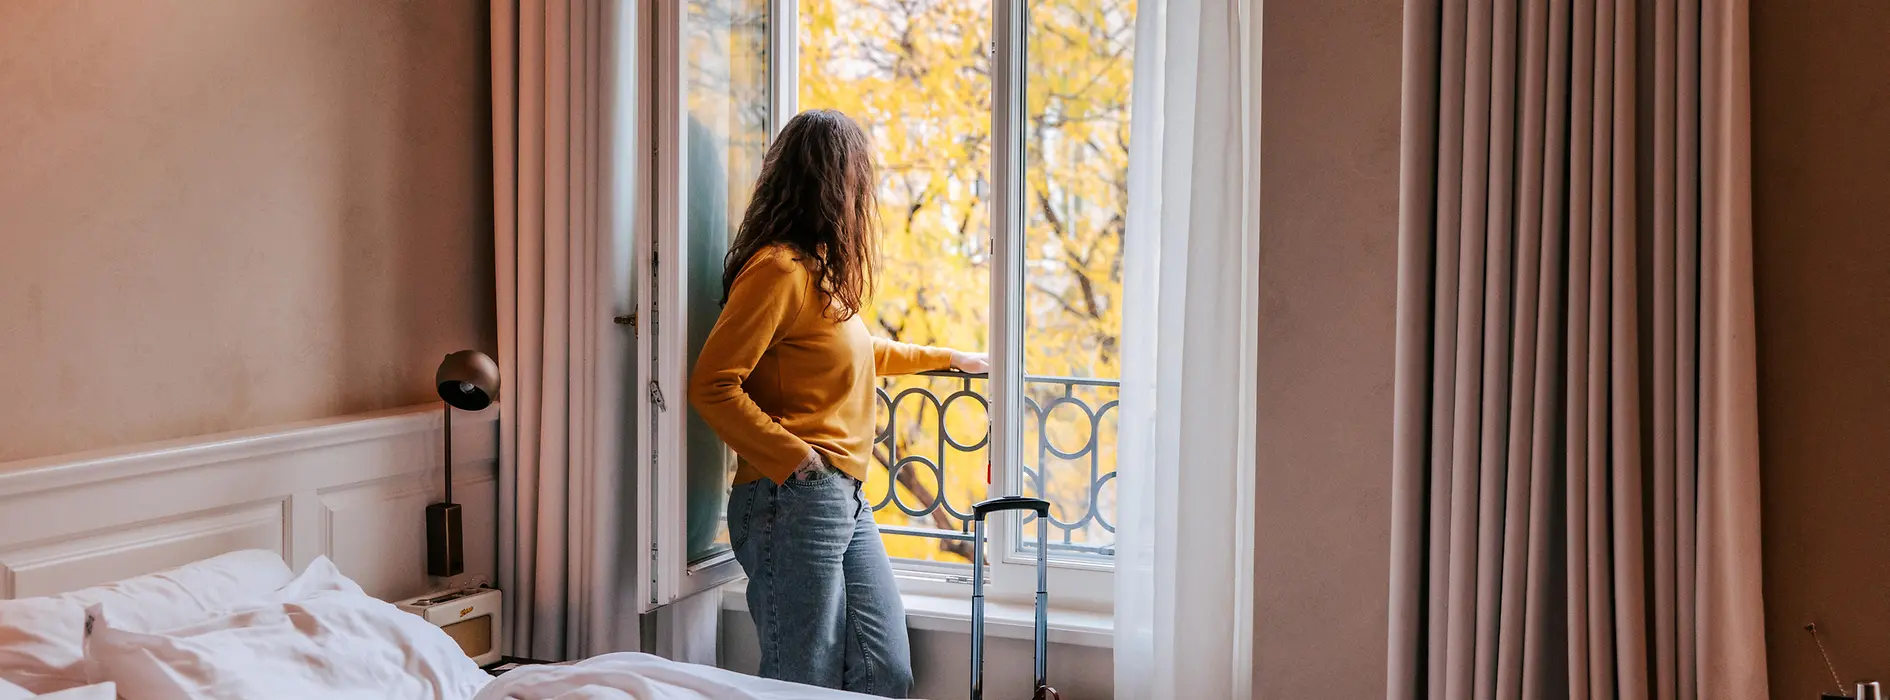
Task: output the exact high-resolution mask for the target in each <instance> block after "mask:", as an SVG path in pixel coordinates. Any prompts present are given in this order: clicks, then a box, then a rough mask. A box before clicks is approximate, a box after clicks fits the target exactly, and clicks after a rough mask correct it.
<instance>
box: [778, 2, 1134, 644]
mask: <svg viewBox="0 0 1890 700" xmlns="http://www.w3.org/2000/svg"><path fill="white" fill-rule="evenodd" d="M990 1H991V5H992V24H993V26H992V32H991V37H992V52H993V53H992V64H991V65H992V74H993V85H992V114H991V133H992V134H993V135H994V136H993V138H992V149H991V160H992V162H991V183H992V192H993V195H992V199H991V202H990V205H991V217H992V219H991V233H992V249H993V257H992V279H991V313H990V316H989V318H991V319H992V320H993V323H992V327H991V329H990V332H991V337H990V342H989V344H988V347H989V348H990V349H991V376H990V380H989V387H990V395H989V396H988V397H987V398H988V399H989V400H990V402H991V407H992V410H991V447H990V457H991V481H992V485H991V495H993V496H995V495H1002V494H1006V493H1022V492H1023V489H1022V487H1023V481H1024V479H1023V474H1024V471H1023V469H1022V464H1023V454H1024V447H1025V446H1024V445H1023V444H1022V443H1023V436H1024V420H1023V406H1024V391H1023V390H1024V353H1023V340H1024V337H1025V335H1024V318H1023V295H1024V290H1025V286H1024V258H1025V255H1024V249H1023V245H1024V240H1023V238H1024V226H1025V220H1026V218H1025V215H1024V208H1023V199H1024V196H1025V195H1024V192H1023V188H1022V183H1023V182H1024V181H1025V168H1026V164H1025V162H1024V147H1023V141H1024V131H1023V129H1024V124H1025V123H1026V122H1025V118H1024V114H1023V110H1024V106H1023V105H1024V85H1025V83H1024V80H1025V74H1024V72H1025V66H1026V63H1027V61H1026V60H1025V51H1026V49H1027V48H1028V40H1029V38H1028V36H1027V35H1026V32H1027V30H1028V27H1029V22H1028V17H1027V16H1026V15H1025V13H1026V12H1027V11H1028V10H1027V8H1026V7H1025V5H1026V3H1022V2H1013V1H1010V0H990ZM769 4H770V7H771V12H770V14H769V17H770V20H771V21H774V22H775V23H774V24H773V25H772V26H770V28H769V30H770V34H771V35H772V36H773V41H772V43H771V46H770V47H769V56H770V63H771V65H770V70H771V71H773V72H774V74H773V76H772V84H773V86H774V87H773V95H772V100H771V107H772V108H773V109H774V110H775V112H774V114H773V122H774V126H775V130H776V131H777V132H778V131H779V129H780V128H781V126H783V125H785V124H786V123H787V120H788V119H789V118H791V117H792V116H793V115H794V114H796V113H798V112H799V100H798V98H799V88H800V85H799V60H798V56H799V45H800V26H799V17H798V14H799V11H798V5H799V3H798V1H797V0H769ZM1000 134H1003V135H1006V136H1004V137H1002V138H1000V137H998V136H996V135H1000ZM1020 521H1021V518H1019V517H1018V516H1017V514H1016V513H1015V512H1013V513H1005V514H999V515H995V516H993V517H992V518H991V519H990V520H989V521H988V522H987V523H986V537H987V538H989V545H988V546H989V550H988V551H989V552H990V566H988V567H987V568H986V572H987V580H988V581H989V583H990V585H989V586H988V587H987V588H986V596H987V597H988V598H989V599H991V600H992V601H994V602H1007V603H1026V602H1029V601H1030V600H1032V599H1033V598H1034V596H1035V595H1036V590H1037V583H1036V581H1037V579H1036V569H1035V564H1036V559H1035V552H1034V550H1026V549H1024V548H1022V547H1020V546H1018V544H1019V543H1021V542H1022V538H1021V537H1019V534H1020V533H1019V532H1018V530H1017V528H1018V527H1019V525H1020ZM1028 529H1029V531H1030V532H1034V531H1035V529H1036V526H1035V525H1034V524H1033V525H1031V526H1029V528H1028ZM1053 532H1054V531H1053ZM1024 534H1029V533H1024ZM894 570H895V573H896V574H897V575H898V577H899V583H900V590H901V591H902V592H905V593H907V594H913V595H923V596H932V597H946V598H969V597H970V596H971V586H970V576H969V573H970V572H969V571H968V567H966V566H961V565H953V564H940V563H931V562H919V561H911V560H895V561H894ZM1114 572H1115V565H1114V562H1113V561H1111V562H1098V561H1093V560H1090V561H1085V560H1078V559H1059V558H1056V557H1054V556H1053V557H1052V560H1051V569H1050V601H1051V605H1052V607H1054V608H1060V609H1073V610H1082V611H1088V612H1099V613H1107V612H1109V611H1111V610H1113V608H1114V604H1115V578H1114Z"/></svg>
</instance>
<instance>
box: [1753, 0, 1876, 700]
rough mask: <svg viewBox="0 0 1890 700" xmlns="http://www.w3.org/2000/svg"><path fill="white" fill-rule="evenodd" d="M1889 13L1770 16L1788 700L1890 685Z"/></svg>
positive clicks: (1768, 461)
mask: <svg viewBox="0 0 1890 700" xmlns="http://www.w3.org/2000/svg"><path fill="white" fill-rule="evenodd" d="M1886 36H1890V4H1886V3H1884V2H1882V0H1827V1H1825V2H1816V3H1810V4H1804V3H1799V2H1795V1H1794V0H1756V1H1755V2H1754V3H1753V10H1752V51H1753V55H1752V79H1753V116H1752V120H1753V173H1754V175H1753V189H1754V197H1753V208H1754V215H1755V217H1756V219H1757V221H1756V224H1757V225H1756V229H1755V230H1756V233H1755V238H1756V240H1755V246H1756V253H1757V263H1756V264H1757V270H1756V272H1757V286H1758V290H1757V291H1758V314H1759V319H1758V323H1759V397H1760V401H1761V405H1760V411H1759V426H1760V434H1759V439H1760V450H1761V456H1762V459H1763V462H1762V464H1763V467H1762V469H1763V474H1762V476H1763V487H1764V494H1763V499H1764V509H1763V511H1764V512H1763V515H1762V517H1763V518H1764V522H1763V525H1762V527H1763V528H1764V537H1765V601H1766V606H1765V607H1766V636H1767V642H1768V644H1767V649H1766V651H1767V652H1768V654H1769V656H1770V671H1771V676H1772V696H1773V697H1778V698H1810V697H1815V694H1816V693H1817V692H1820V691H1825V692H1829V689H1830V688H1831V687H1832V683H1831V674H1830V672H1829V671H1828V670H1826V669H1825V666H1824V662H1823V661H1822V660H1820V659H1819V658H1818V652H1817V648H1816V647H1815V646H1814V645H1813V644H1812V640H1811V637H1810V636H1809V635H1808V634H1806V632H1805V630H1804V629H1803V628H1804V624H1805V623H1806V622H1808V621H1811V620H1816V621H1817V622H1818V625H1819V628H1820V629H1821V630H1822V631H1823V632H1824V633H1825V634H1827V635H1828V636H1826V638H1825V643H1826V645H1827V646H1828V647H1829V649H1830V651H1831V654H1832V656H1833V660H1834V661H1835V662H1836V663H1837V667H1838V671H1839V672H1840V673H1842V674H1843V675H1844V676H1845V677H1846V678H1845V680H1847V681H1849V680H1852V679H1855V678H1858V677H1873V678H1878V679H1883V678H1885V677H1886V676H1890V49H1886V48H1885V46H1884V37H1886Z"/></svg>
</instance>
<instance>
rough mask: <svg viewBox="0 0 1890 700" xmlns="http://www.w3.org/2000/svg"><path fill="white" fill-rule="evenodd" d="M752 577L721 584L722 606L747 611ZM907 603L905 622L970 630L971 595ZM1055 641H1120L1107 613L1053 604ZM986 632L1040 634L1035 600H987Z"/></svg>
mask: <svg viewBox="0 0 1890 700" xmlns="http://www.w3.org/2000/svg"><path fill="white" fill-rule="evenodd" d="M747 591H748V579H740V580H737V581H735V582H734V583H730V584H728V585H726V586H723V587H722V609H723V610H727V611H735V612H748V596H747ZM900 597H901V598H903V599H904V601H905V606H906V625H907V626H908V627H910V628H912V629H915V630H926V631H931V632H949V633H953V634H965V635H968V634H971V599H970V598H969V597H962V598H961V597H952V596H939V595H919V594H915V593H902V594H900ZM1048 626H1049V628H1050V643H1051V644H1069V645H1074V646H1085V647H1097V648H1102V649H1109V648H1113V647H1114V646H1115V619H1114V618H1113V617H1111V616H1110V615H1108V614H1104V613H1096V612H1090V611H1085V610H1072V609H1067V608H1063V609H1059V608H1055V607H1052V608H1051V609H1050V620H1049V623H1048ZM984 631H985V635H986V636H988V637H996V638H1001V639H1026V640H1027V639H1030V638H1032V636H1034V635H1035V633H1036V623H1035V615H1034V611H1033V609H1032V606H1030V605H1016V604H1011V603H998V602H989V601H987V602H986V603H985V606H984Z"/></svg>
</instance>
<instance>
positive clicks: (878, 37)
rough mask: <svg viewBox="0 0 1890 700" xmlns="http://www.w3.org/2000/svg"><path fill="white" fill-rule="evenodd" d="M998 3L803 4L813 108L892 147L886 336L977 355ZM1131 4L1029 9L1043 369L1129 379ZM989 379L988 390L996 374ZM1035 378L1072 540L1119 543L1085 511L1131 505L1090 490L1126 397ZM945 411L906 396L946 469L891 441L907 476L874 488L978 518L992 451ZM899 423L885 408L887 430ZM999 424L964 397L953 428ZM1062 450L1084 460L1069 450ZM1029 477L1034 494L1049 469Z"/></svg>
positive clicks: (902, 425) (893, 539)
mask: <svg viewBox="0 0 1890 700" xmlns="http://www.w3.org/2000/svg"><path fill="white" fill-rule="evenodd" d="M991 9H992V5H991V1H990V0H802V1H801V2H800V7H799V10H800V26H799V36H800V45H799V52H800V56H799V83H800V94H799V96H798V97H799V102H800V106H801V107H802V108H803V109H806V108H816V107H820V108H831V109H838V110H841V111H843V112H846V113H847V114H849V115H851V116H853V117H854V118H855V119H856V120H858V121H859V122H860V123H861V124H862V125H864V126H865V127H866V128H867V129H868V130H869V131H870V132H871V133H872V134H873V136H874V138H875V141H876V144H877V148H878V155H879V161H880V168H881V176H882V177H881V186H880V192H879V194H880V206H881V216H882V219H883V222H884V224H885V237H884V239H883V242H882V249H881V250H882V256H883V267H882V274H881V276H880V278H879V288H878V293H877V295H876V297H875V299H874V303H873V305H872V307H871V308H869V309H868V310H867V313H866V320H867V322H868V323H869V325H870V326H872V328H873V330H874V332H876V333H879V334H882V335H885V336H886V337H890V338H894V339H898V340H903V341H906V342H913V343H923V344H928V345H945V346H951V347H956V348H975V349H982V348H983V346H984V344H985V342H986V339H987V335H988V327H989V312H990V299H991V294H990V292H991V284H990V279H991V268H990V265H991V249H990V245H991V234H990V209H989V204H990V202H991V198H992V196H993V193H992V191H991V184H990V181H989V177H988V173H989V172H990V166H991V156H990V154H991V142H992V138H993V134H992V133H991V106H992V97H993V92H992V90H993V84H992V80H991V60H990V59H991V54H990V36H991V32H990V29H991ZM1134 13H1135V4H1134V2H1133V0H1053V1H1039V2H1032V3H1030V10H1029V15H1030V16H1029V25H1028V26H1029V31H1028V35H1029V44H1028V49H1027V59H1026V67H1027V71H1026V72H1027V79H1026V81H1025V101H1024V105H1025V112H1026V117H1027V122H1028V123H1027V125H1026V133H1025V134H1024V139H1025V157H1026V165H1027V172H1026V178H1025V180H1026V182H1025V184H1024V190H1025V191H1024V192H1022V193H1021V195H1022V196H1023V197H1024V200H1025V206H1026V208H1027V211H1028V213H1029V214H1028V216H1027V221H1026V222H1025V226H1026V230H1025V232H1024V233H1025V235H1024V241H1023V248H1024V252H1025V266H1026V273H1025V280H1024V287H1025V290H1024V298H1023V300H1022V302H1021V303H1023V304H1024V314H1025V319H1026V326H1027V332H1026V338H1025V371H1026V373H1027V374H1029V375H1030V376H1031V377H1044V378H1060V377H1072V378H1080V379H1104V380H1107V379H1114V378H1116V377H1118V376H1120V370H1119V358H1118V349H1117V346H1118V340H1119V337H1120V331H1121V314H1122V306H1121V302H1122V264H1121V263H1122V260H1121V257H1122V241H1123V221H1124V214H1125V212H1126V207H1127V198H1128V177H1127V170H1128V138H1129V97H1130V70H1131V65H1132V53H1131V52H1132V49H1133V45H1134V38H1133V33H1132V30H1133V25H1134V19H1133V18H1134ZM883 381H884V384H885V389H886V391H887V392H888V393H889V394H893V395H899V394H900V393H901V392H903V391H905V390H908V389H913V388H921V387H923V388H929V389H931V390H932V391H933V392H934V393H935V394H937V395H939V396H941V397H942V396H944V395H946V394H949V393H951V392H952V391H954V390H957V389H959V388H962V383H963V382H964V381H965V380H961V379H955V378H952V379H947V378H928V377H914V378H903V379H899V380H883ZM975 384H976V385H977V386H976V387H975V388H976V389H978V390H982V389H983V382H982V381H979V382H975ZM1027 384H1028V386H1027V391H1028V393H1029V394H1030V397H1031V400H1032V403H1033V404H1034V405H1035V406H1038V407H1043V408H1045V409H1047V415H1045V416H1043V419H1042V420H1041V421H1039V420H1038V417H1037V416H1035V415H1033V414H1029V413H1027V414H1026V423H1027V425H1026V434H1025V436H1024V444H1025V445H1027V447H1026V449H1025V452H1026V454H1025V455H1024V462H1025V464H1026V466H1027V467H1028V468H1030V469H1033V470H1036V469H1041V470H1045V472H1044V483H1045V487H1046V489H1047V491H1048V493H1049V496H1048V497H1049V498H1051V500H1052V501H1053V503H1055V504H1056V506H1055V507H1056V514H1057V517H1058V519H1059V520H1061V521H1063V522H1082V523H1083V524H1082V526H1081V527H1078V528H1076V529H1075V530H1074V531H1073V532H1072V533H1071V535H1070V539H1071V540H1072V541H1073V542H1078V543H1088V544H1108V543H1111V542H1113V536H1112V535H1110V534H1108V533H1107V532H1106V531H1105V529H1104V528H1103V527H1102V526H1101V524H1100V523H1099V522H1097V521H1096V520H1095V519H1094V517H1093V516H1092V517H1090V518H1088V519H1087V520H1085V514H1086V513H1090V512H1091V511H1092V510H1094V511H1097V512H1099V513H1100V514H1101V515H1102V516H1103V517H1107V516H1108V515H1110V514H1112V513H1113V510H1114V507H1113V505H1114V490H1113V486H1109V485H1106V484H1107V483H1108V482H1107V481H1106V480H1104V482H1103V483H1104V484H1105V485H1104V486H1102V487H1101V488H1100V489H1096V488H1092V486H1093V485H1094V484H1096V483H1097V479H1096V475H1097V474H1108V473H1113V471H1114V469H1115V421H1114V416H1115V413H1114V411H1113V410H1111V409H1110V408H1109V407H1110V406H1112V405H1113V403H1114V401H1115V400H1116V393H1117V392H1116V389H1115V388H1114V386H1113V384H1112V383H1110V382H1097V383H1075V384H1073V383H1070V382H1062V381H1055V380H1050V379H1045V380H1041V381H1039V380H1033V381H1030V382H1028V383H1027ZM1060 397H1062V398H1060ZM935 411H936V409H934V408H932V407H930V406H929V404H923V403H922V402H921V401H919V400H918V397H914V398H912V399H907V400H906V401H904V402H902V403H901V405H900V407H899V414H898V415H897V416H896V418H897V420H896V422H895V423H894V424H893V425H892V426H891V430H892V433H893V442H894V444H895V446H896V451H897V453H898V454H900V455H902V456H903V455H919V456H924V457H927V460H926V461H928V462H939V461H940V460H941V459H942V463H940V464H937V465H936V466H938V467H940V468H941V471H942V472H943V475H942V479H941V478H940V477H938V476H936V475H935V474H934V473H933V472H932V471H931V470H928V469H924V468H922V467H921V466H918V465H907V466H904V467H903V468H900V469H890V467H894V466H897V465H894V464H891V462H892V460H891V457H892V451H890V450H885V449H882V450H881V452H880V454H879V457H880V459H881V462H882V464H884V465H886V466H888V467H889V469H888V471H887V472H886V473H891V472H894V471H896V472H897V473H899V475H900V476H901V478H900V479H898V484H897V485H893V484H892V482H891V481H889V480H888V479H885V478H883V477H881V476H880V475H878V474H876V475H875V479H874V480H873V481H872V482H869V486H868V491H869V494H870V495H872V496H874V497H876V498H879V497H885V496H886V495H887V491H886V489H888V488H894V489H897V490H898V495H899V497H900V499H901V500H902V501H903V502H904V503H906V504H908V505H917V506H921V507H923V506H925V505H928V504H930V503H931V500H932V499H934V498H938V497H940V496H941V495H942V496H943V497H944V498H946V499H948V500H949V502H950V503H951V504H952V506H953V507H954V508H957V509H958V510H960V511H961V512H962V511H967V510H969V506H970V504H971V503H972V502H973V501H975V500H977V499H978V498H982V497H983V496H984V495H985V491H986V488H985V485H984V476H985V462H986V456H985V454H984V451H983V450H982V449H978V450H959V449H954V448H950V447H949V446H947V447H946V448H945V449H941V442H940V441H941V440H942V436H941V435H940V434H939V424H940V422H941V421H940V420H939V416H938V415H937V413H936V412H935ZM1093 414H1094V415H1093ZM889 418H892V417H890V416H887V415H882V416H881V417H880V420H881V421H882V425H884V424H885V422H886V421H888V420H889ZM986 421H987V417H986V414H985V412H984V411H983V410H982V409H981V408H980V407H979V406H978V405H977V404H976V402H975V401H968V400H959V401H956V402H954V403H953V404H952V405H951V408H950V410H948V411H946V413H945V415H944V417H943V421H942V423H943V424H944V429H945V431H946V432H947V433H949V434H950V435H951V436H953V437H955V438H957V439H958V440H960V441H963V442H967V443H976V442H978V440H980V439H981V438H982V437H983V436H984V434H985V423H986ZM1039 424H1041V426H1042V431H1043V433H1044V434H1042V435H1040V434H1039V429H1038V425H1039ZM1059 451H1060V452H1062V453H1064V454H1075V458H1074V459H1068V458H1062V457H1058V456H1057V454H1058V452H1059ZM941 481H942V483H941ZM940 486H942V493H941V490H940ZM1027 489H1029V490H1034V489H1035V486H1034V481H1033V482H1032V483H1029V484H1027ZM1092 500H1096V501H1097V502H1096V503H1095V506H1096V507H1094V508H1092ZM941 513H942V511H941ZM878 517H879V520H880V522H881V523H882V524H889V525H915V526H923V527H934V528H943V529H959V528H960V527H962V523H961V522H960V521H958V520H956V519H954V518H951V517H945V516H941V515H940V514H937V513H935V514H934V515H933V516H931V517H924V518H912V517H908V516H907V515H906V514H905V513H904V512H901V511H900V510H898V509H894V508H887V509H883V510H881V511H880V513H879V516H878ZM1053 537H1057V538H1058V540H1060V539H1061V537H1060V536H1057V535H1053ZM1058 540H1053V541H1058ZM887 544H888V548H889V550H891V552H892V554H893V555H894V556H899V557H910V558H920V559H940V558H945V559H951V558H959V559H960V560H962V556H963V554H964V552H963V550H962V549H954V548H952V547H949V546H941V545H942V543H941V542H940V541H938V540H932V539H926V538H912V537H898V536H888V541H887Z"/></svg>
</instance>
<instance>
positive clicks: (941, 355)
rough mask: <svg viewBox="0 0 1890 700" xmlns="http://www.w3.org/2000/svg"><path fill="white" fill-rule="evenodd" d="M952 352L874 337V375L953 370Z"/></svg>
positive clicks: (892, 375) (886, 375)
mask: <svg viewBox="0 0 1890 700" xmlns="http://www.w3.org/2000/svg"><path fill="white" fill-rule="evenodd" d="M951 366H952V351H951V350H949V349H946V348H934V347H928V346H925V345H913V344H911V343H901V342H899V341H896V340H887V339H885V338H881V337H879V336H873V373H874V374H877V375H879V376H881V377H894V376H898V375H901V374H912V373H915V372H927V371H931V370H935V369H951Z"/></svg>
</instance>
